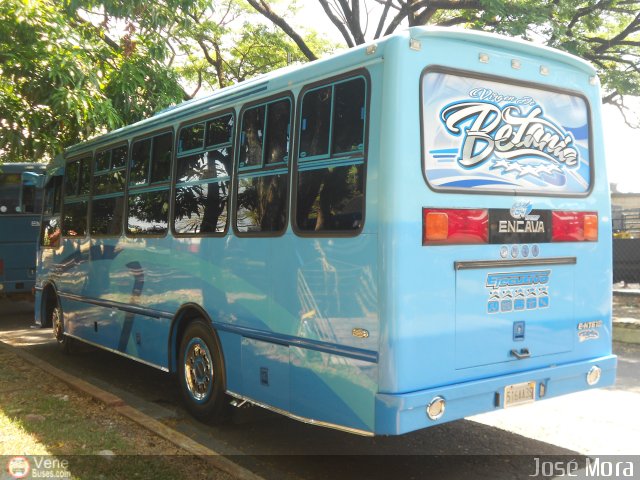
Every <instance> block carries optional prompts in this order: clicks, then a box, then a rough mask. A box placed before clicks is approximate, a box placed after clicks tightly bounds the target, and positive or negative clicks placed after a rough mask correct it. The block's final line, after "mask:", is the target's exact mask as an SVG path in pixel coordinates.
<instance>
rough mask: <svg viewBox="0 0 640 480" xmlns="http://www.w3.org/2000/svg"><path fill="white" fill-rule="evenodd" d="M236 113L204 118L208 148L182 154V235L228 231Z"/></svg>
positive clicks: (178, 202) (176, 223) (177, 218)
mask: <svg viewBox="0 0 640 480" xmlns="http://www.w3.org/2000/svg"><path fill="white" fill-rule="evenodd" d="M233 124H234V120H233V116H232V115H230V114H229V115H224V116H222V117H217V118H213V119H211V120H207V121H203V122H202V123H201V124H200V125H203V126H205V127H204V129H205V131H206V139H205V144H206V147H205V148H200V150H201V151H199V152H198V151H197V150H195V151H194V153H189V152H187V154H186V155H184V156H183V155H180V153H179V152H178V159H177V162H178V165H177V175H176V190H175V203H174V207H175V208H174V217H173V228H174V231H175V233H176V234H178V235H205V234H221V233H224V232H225V231H226V228H227V217H228V201H229V186H230V177H231V172H232V162H233V147H232V145H231V139H232V138H233Z"/></svg>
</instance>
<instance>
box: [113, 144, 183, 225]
mask: <svg viewBox="0 0 640 480" xmlns="http://www.w3.org/2000/svg"><path fill="white" fill-rule="evenodd" d="M172 153H173V132H165V133H161V134H159V135H155V136H154V137H151V138H146V139H144V140H138V141H136V142H134V143H133V145H132V147H131V162H130V168H131V171H130V173H129V195H128V198H127V235H129V236H138V235H155V236H164V235H165V234H166V233H167V229H168V226H169V190H170V185H169V177H170V172H171V158H172ZM111 207H113V208H117V205H115V206H113V205H107V206H106V208H111Z"/></svg>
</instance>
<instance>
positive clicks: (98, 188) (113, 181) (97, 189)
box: [93, 170, 125, 195]
mask: <svg viewBox="0 0 640 480" xmlns="http://www.w3.org/2000/svg"><path fill="white" fill-rule="evenodd" d="M124 176H125V172H124V171H123V170H116V171H113V172H108V173H104V174H102V175H96V176H95V178H94V180H93V194H94V195H104V194H107V193H115V192H123V191H124V180H125V179H124Z"/></svg>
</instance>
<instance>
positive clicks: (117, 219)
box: [90, 145, 128, 237]
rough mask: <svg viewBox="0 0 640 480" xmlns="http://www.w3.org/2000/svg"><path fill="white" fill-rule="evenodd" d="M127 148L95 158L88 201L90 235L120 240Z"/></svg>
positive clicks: (97, 155)
mask: <svg viewBox="0 0 640 480" xmlns="http://www.w3.org/2000/svg"><path fill="white" fill-rule="evenodd" d="M127 151H128V149H127V146H126V145H123V146H120V147H116V148H113V149H110V150H104V151H102V152H99V153H97V154H96V160H95V170H94V176H93V191H92V198H91V224H90V225H91V226H90V232H91V235H95V236H100V235H101V236H115V237H117V236H120V234H121V233H122V217H123V215H124V184H125V175H126V171H125V166H126V158H127Z"/></svg>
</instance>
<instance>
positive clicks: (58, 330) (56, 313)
mask: <svg viewBox="0 0 640 480" xmlns="http://www.w3.org/2000/svg"><path fill="white" fill-rule="evenodd" d="M49 321H50V322H51V326H52V327H53V336H54V337H55V339H56V343H57V344H58V347H59V348H60V349H61V350H62V351H63V352H64V353H71V345H72V344H73V339H72V338H71V337H68V336H67V335H65V334H64V315H63V313H62V308H60V303H59V302H56V304H55V306H54V307H53V309H51V317H50V319H49Z"/></svg>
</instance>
